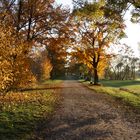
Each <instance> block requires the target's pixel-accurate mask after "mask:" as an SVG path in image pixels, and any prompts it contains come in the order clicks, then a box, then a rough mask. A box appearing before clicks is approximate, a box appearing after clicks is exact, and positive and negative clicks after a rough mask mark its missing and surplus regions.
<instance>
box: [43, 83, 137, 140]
mask: <svg viewBox="0 0 140 140" xmlns="http://www.w3.org/2000/svg"><path fill="white" fill-rule="evenodd" d="M62 96H63V100H62V103H61V105H60V107H59V109H58V110H57V112H56V114H55V115H54V118H53V119H52V121H51V122H50V123H49V124H48V125H49V126H48V130H46V134H45V136H44V138H43V139H45V140H140V122H137V123H133V120H132V122H130V121H128V120H127V119H126V112H124V111H123V109H122V107H120V105H119V104H118V105H116V104H115V101H114V100H113V99H112V98H111V97H110V96H108V95H105V94H97V93H94V92H93V91H91V90H89V89H87V88H86V87H84V86H83V85H82V84H81V83H78V82H76V81H65V82H64V84H63V88H62Z"/></svg>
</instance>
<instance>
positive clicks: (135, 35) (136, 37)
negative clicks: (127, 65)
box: [56, 0, 140, 56]
mask: <svg viewBox="0 0 140 140" xmlns="http://www.w3.org/2000/svg"><path fill="white" fill-rule="evenodd" d="M56 2H57V3H58V4H63V5H65V6H69V7H72V0H56ZM130 18H131V16H130V11H128V12H127V13H126V15H125V24H126V26H127V28H126V30H125V32H126V34H127V37H128V38H125V39H123V40H122V41H121V42H122V43H125V44H127V45H128V46H131V47H132V49H133V50H134V52H135V54H136V56H138V55H139V53H138V42H140V24H133V23H131V21H130Z"/></svg>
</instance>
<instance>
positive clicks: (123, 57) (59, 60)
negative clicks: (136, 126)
mask: <svg viewBox="0 0 140 140" xmlns="http://www.w3.org/2000/svg"><path fill="white" fill-rule="evenodd" d="M130 7H133V8H132V11H131V15H130V16H131V22H132V23H135V24H140V1H139V0H117V1H116V0H92V1H88V0H73V9H70V8H68V7H65V6H63V5H59V4H57V2H56V1H55V0H0V113H1V115H0V139H2V140H5V139H10V138H11V139H18V138H19V139H20V138H21V137H23V136H24V137H25V138H24V139H28V138H29V139H30V137H32V138H33V139H35V136H34V135H33V133H32V132H33V131H32V130H33V128H34V127H35V126H36V125H37V124H36V122H37V121H38V120H40V119H42V116H43V117H44V112H45V113H47V114H49V115H47V116H51V114H53V113H52V112H53V111H54V110H55V106H56V104H57V102H58V100H59V99H60V98H61V97H60V96H61V95H59V94H56V93H57V92H58V91H55V90H56V88H59V87H60V86H61V85H62V83H63V81H64V80H66V79H69V80H70V79H79V81H80V82H82V83H83V84H84V85H86V86H90V88H91V89H93V90H94V91H95V92H104V93H108V94H109V95H111V96H113V97H118V96H119V99H120V98H123V99H124V100H125V101H126V102H127V103H130V104H131V105H132V106H133V107H135V108H140V96H139V95H140V81H139V79H140V53H139V57H137V56H136V55H135V53H134V51H133V49H132V47H130V46H128V45H127V44H122V43H121V39H123V38H126V37H127V35H126V33H125V29H126V28H127V27H126V25H125V20H124V16H125V14H126V12H127V11H128V10H129V9H130ZM137 35H138V34H135V35H134V36H137ZM139 48H140V45H139ZM56 79H57V80H56ZM89 83H90V85H89ZM110 87H112V88H111V89H110ZM115 87H117V89H114V88H115ZM54 89H55V90H54ZM117 92H118V93H119V94H117V95H116V94H115V93H117ZM120 92H121V93H120ZM124 92H127V95H125V93H124ZM128 94H129V95H128ZM130 94H131V95H132V94H133V95H132V96H131V95H130ZM130 96H131V97H130ZM35 111H36V112H35ZM39 114H40V115H39ZM16 117H17V118H16ZM11 118H12V119H11ZM21 118H22V119H23V120H22V121H21ZM19 124H20V125H19ZM22 124H23V125H22ZM28 124H30V127H29V125H28ZM21 127H22V129H21ZM22 131H24V132H25V133H23V134H22V135H21V134H20V132H22ZM27 132H31V133H30V134H28V135H27ZM25 134H26V136H25Z"/></svg>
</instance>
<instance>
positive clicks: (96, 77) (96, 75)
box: [94, 68, 99, 85]
mask: <svg viewBox="0 0 140 140" xmlns="http://www.w3.org/2000/svg"><path fill="white" fill-rule="evenodd" d="M98 84H99V77H98V71H97V68H94V85H98Z"/></svg>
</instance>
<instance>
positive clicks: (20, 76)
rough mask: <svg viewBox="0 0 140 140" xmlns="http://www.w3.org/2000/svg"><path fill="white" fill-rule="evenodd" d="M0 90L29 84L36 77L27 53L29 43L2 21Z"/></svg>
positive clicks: (0, 25)
mask: <svg viewBox="0 0 140 140" xmlns="http://www.w3.org/2000/svg"><path fill="white" fill-rule="evenodd" d="M0 32H1V34H0V50H1V51H0V91H2V90H3V91H8V90H11V89H14V88H17V87H21V86H25V85H27V84H28V85H29V84H30V83H31V81H35V78H34V76H33V74H32V72H31V71H30V65H29V58H28V57H27V55H26V54H25V50H26V48H27V47H28V44H27V43H26V42H24V41H23V40H21V39H19V38H20V37H19V38H17V37H16V35H14V34H15V31H14V29H13V28H12V27H8V26H5V25H3V24H1V23H0Z"/></svg>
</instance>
